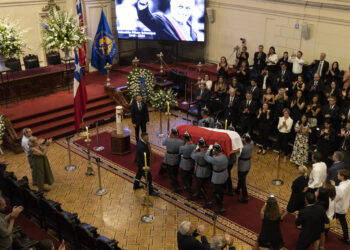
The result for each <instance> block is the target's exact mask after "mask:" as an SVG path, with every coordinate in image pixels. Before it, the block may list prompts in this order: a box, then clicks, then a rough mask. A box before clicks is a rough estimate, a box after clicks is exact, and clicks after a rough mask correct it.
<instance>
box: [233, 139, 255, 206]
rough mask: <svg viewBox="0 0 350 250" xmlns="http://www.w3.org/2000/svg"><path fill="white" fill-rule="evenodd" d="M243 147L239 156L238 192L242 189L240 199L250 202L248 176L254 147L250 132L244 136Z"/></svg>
mask: <svg viewBox="0 0 350 250" xmlns="http://www.w3.org/2000/svg"><path fill="white" fill-rule="evenodd" d="M242 139H243V149H242V152H241V155H240V156H239V158H238V184H237V189H236V193H237V194H240V190H241V189H242V198H241V199H239V200H238V201H239V202H241V203H248V192H247V184H246V178H247V174H248V172H249V170H250V167H251V163H250V162H251V157H252V153H253V149H254V143H253V142H252V140H251V138H250V135H249V134H244V135H243V137H242Z"/></svg>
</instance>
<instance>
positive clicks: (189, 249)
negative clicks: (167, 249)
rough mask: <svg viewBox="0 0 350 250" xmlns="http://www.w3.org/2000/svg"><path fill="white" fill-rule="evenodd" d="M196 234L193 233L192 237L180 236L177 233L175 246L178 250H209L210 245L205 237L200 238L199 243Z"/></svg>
mask: <svg viewBox="0 0 350 250" xmlns="http://www.w3.org/2000/svg"><path fill="white" fill-rule="evenodd" d="M196 236H198V233H197V232H196V231H195V232H194V233H193V234H192V235H182V234H181V233H180V232H178V233H177V246H178V248H179V250H210V244H209V243H208V240H207V238H206V237H205V236H201V241H202V242H200V241H199V240H197V239H196Z"/></svg>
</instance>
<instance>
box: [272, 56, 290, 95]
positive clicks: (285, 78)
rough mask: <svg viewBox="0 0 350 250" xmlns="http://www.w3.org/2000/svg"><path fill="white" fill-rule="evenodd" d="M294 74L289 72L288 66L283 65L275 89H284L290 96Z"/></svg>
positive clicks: (276, 78) (277, 76)
mask: <svg viewBox="0 0 350 250" xmlns="http://www.w3.org/2000/svg"><path fill="white" fill-rule="evenodd" d="M291 86H292V74H291V73H290V72H289V71H288V70H287V65H286V64H285V63H283V64H282V65H281V70H280V71H279V72H278V73H277V75H276V77H275V89H280V88H284V89H286V92H287V94H288V96H290V95H291V93H292V88H291Z"/></svg>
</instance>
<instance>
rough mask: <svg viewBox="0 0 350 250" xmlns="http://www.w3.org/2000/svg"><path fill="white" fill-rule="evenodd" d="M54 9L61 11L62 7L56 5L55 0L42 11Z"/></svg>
mask: <svg viewBox="0 0 350 250" xmlns="http://www.w3.org/2000/svg"><path fill="white" fill-rule="evenodd" d="M52 8H55V9H56V10H60V7H59V6H58V5H57V4H56V3H55V0H49V1H48V3H47V5H45V6H44V7H43V8H42V11H45V12H47V11H49V10H51V9H52Z"/></svg>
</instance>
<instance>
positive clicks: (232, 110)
mask: <svg viewBox="0 0 350 250" xmlns="http://www.w3.org/2000/svg"><path fill="white" fill-rule="evenodd" d="M224 107H225V109H226V110H225V118H226V119H227V121H228V124H233V125H234V126H236V125H237V122H238V118H239V107H240V99H239V97H238V96H237V95H236V89H234V88H230V90H229V93H228V94H227V95H226V97H225V101H224Z"/></svg>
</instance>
